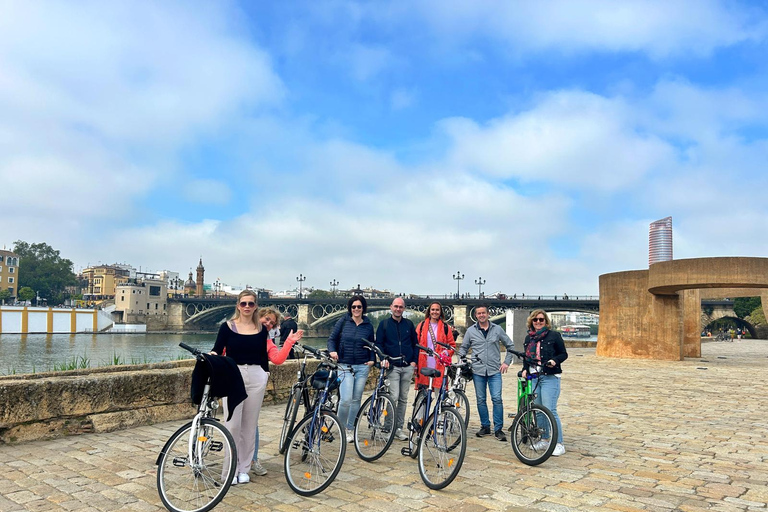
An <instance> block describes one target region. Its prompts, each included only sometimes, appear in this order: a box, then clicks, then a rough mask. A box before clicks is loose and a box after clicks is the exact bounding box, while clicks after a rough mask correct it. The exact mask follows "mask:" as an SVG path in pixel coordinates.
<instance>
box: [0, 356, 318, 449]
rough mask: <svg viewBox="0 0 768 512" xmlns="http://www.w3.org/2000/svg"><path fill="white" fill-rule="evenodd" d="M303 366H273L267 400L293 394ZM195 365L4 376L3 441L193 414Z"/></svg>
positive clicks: (0, 384) (0, 383) (0, 400)
mask: <svg viewBox="0 0 768 512" xmlns="http://www.w3.org/2000/svg"><path fill="white" fill-rule="evenodd" d="M298 364H299V362H298V361H287V362H286V363H285V364H283V365H281V366H274V365H272V367H271V375H270V379H269V384H268V385H267V393H266V395H265V397H264V402H265V403H270V402H275V401H281V400H285V399H286V398H287V396H288V393H289V391H290V387H291V385H292V384H293V382H294V381H295V379H296V370H297V365H298ZM316 365H317V361H310V362H307V367H308V370H311V369H313V368H314V367H315V366H316ZM193 367H194V360H185V361H173V362H167V363H154V364H147V365H125V366H112V367H104V368H94V369H91V370H73V371H68V372H56V373H39V374H31V375H12V376H7V377H0V443H13V442H21V441H31V440H36V439H51V438H55V437H61V436H66V435H72V434H81V433H86V432H110V431H112V430H118V429H123V428H129V427H133V426H138V425H147V424H152V423H157V422H163V421H171V420H180V421H181V420H184V419H189V418H192V416H194V415H195V413H196V406H195V405H194V404H192V402H191V400H190V397H189V389H190V383H191V380H192V369H193Z"/></svg>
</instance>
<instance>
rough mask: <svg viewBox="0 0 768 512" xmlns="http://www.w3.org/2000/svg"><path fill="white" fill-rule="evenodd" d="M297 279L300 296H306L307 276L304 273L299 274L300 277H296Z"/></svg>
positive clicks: (301, 297)
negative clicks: (305, 283) (305, 282)
mask: <svg viewBox="0 0 768 512" xmlns="http://www.w3.org/2000/svg"><path fill="white" fill-rule="evenodd" d="M296 280H297V281H298V282H299V298H300V299H303V298H304V281H306V280H307V278H306V276H304V275H303V274H299V277H297V278H296Z"/></svg>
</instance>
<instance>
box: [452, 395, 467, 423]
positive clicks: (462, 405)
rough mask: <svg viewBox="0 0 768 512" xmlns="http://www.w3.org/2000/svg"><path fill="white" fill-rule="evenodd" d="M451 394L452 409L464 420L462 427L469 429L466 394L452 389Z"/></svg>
mask: <svg viewBox="0 0 768 512" xmlns="http://www.w3.org/2000/svg"><path fill="white" fill-rule="evenodd" d="M452 393H453V397H452V398H453V400H452V403H453V408H454V409H456V412H457V413H459V416H461V417H462V418H463V419H464V426H465V427H469V398H467V394H466V393H464V392H463V391H462V390H460V389H454V390H453V391H452Z"/></svg>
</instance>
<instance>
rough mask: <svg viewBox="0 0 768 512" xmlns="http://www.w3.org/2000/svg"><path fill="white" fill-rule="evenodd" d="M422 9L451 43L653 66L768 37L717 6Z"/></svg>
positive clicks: (700, 1)
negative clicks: (470, 41) (603, 55)
mask: <svg viewBox="0 0 768 512" xmlns="http://www.w3.org/2000/svg"><path fill="white" fill-rule="evenodd" d="M408 4H411V2H408V3H400V2H395V3H394V5H393V7H392V11H393V12H396V13H398V14H399V15H400V16H402V15H405V13H406V12H407V11H406V9H408V8H407V5H408ZM418 5H419V8H420V11H421V13H422V15H423V16H424V18H425V19H426V21H427V23H429V24H431V25H432V27H433V28H434V29H435V30H436V31H437V32H438V33H440V34H442V35H443V36H444V37H446V38H450V39H454V40H455V39H457V38H459V39H460V38H461V37H462V36H463V37H465V38H466V37H469V36H477V37H483V38H485V37H489V38H493V39H498V40H501V41H504V42H506V43H507V44H508V45H509V47H510V49H511V50H512V51H514V52H515V53H523V54H525V53H528V52H530V51H536V52H538V51H544V50H546V51H555V52H560V53H564V54H568V53H571V52H585V51H604V52H635V51H640V52H646V53H648V54H650V55H651V56H652V57H654V58H663V57H667V56H676V57H679V56H687V55H691V54H693V55H696V56H703V55H707V54H709V53H711V52H712V50H714V49H716V48H721V47H726V46H731V45H734V44H737V43H741V42H744V41H762V40H764V38H765V36H766V29H768V26H767V25H766V23H765V21H764V14H765V13H764V12H760V11H758V12H757V13H755V12H753V11H757V9H756V8H754V7H746V6H744V5H743V4H742V5H739V4H738V3H734V2H720V1H717V0H678V1H667V0H656V1H647V0H624V1H621V2H616V1H613V0H580V1H574V0H541V1H538V2H509V1H505V0H477V1H474V2H464V1H461V0H450V1H445V0H439V1H438V0H424V1H422V2H419V4H418ZM755 14H762V15H763V16H762V17H761V16H755ZM755 17H756V18H757V21H753V19H754V18H755Z"/></svg>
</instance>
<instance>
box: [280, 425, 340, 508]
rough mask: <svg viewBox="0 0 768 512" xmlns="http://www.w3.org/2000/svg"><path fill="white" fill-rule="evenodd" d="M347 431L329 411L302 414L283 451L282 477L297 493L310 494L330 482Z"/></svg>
mask: <svg viewBox="0 0 768 512" xmlns="http://www.w3.org/2000/svg"><path fill="white" fill-rule="evenodd" d="M346 436H347V433H346V430H345V428H344V427H343V426H342V424H341V422H340V421H339V418H338V417H337V416H336V415H335V414H334V413H332V412H330V411H320V412H319V413H317V414H316V415H315V414H308V415H307V416H305V417H304V418H303V419H302V420H301V421H300V422H299V424H298V425H296V428H295V429H293V432H292V433H291V437H290V441H289V442H288V449H287V450H286V451H285V460H284V468H285V479H286V480H287V481H288V485H289V486H290V487H291V489H293V491H294V492H295V493H296V494H300V495H301V496H312V495H315V494H317V493H319V492H321V491H322V490H323V489H325V488H326V487H328V486H329V485H331V482H333V480H334V479H335V478H336V475H338V474H339V470H341V465H342V463H343V462H344V455H345V454H346V452H347V443H346V441H347V438H346Z"/></svg>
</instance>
